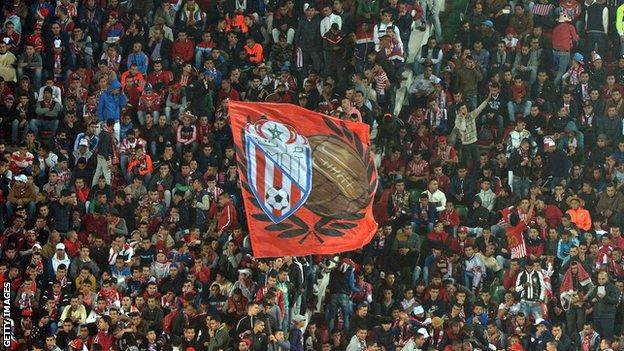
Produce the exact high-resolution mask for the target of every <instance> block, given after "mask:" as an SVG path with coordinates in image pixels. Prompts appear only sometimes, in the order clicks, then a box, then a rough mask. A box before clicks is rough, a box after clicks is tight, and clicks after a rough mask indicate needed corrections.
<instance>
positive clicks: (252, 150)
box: [244, 119, 312, 223]
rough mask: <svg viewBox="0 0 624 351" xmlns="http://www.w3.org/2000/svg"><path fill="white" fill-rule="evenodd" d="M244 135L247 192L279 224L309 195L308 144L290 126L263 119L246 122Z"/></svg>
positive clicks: (310, 170)
mask: <svg viewBox="0 0 624 351" xmlns="http://www.w3.org/2000/svg"><path fill="white" fill-rule="evenodd" d="M244 134H245V154H246V156H247V179H248V180H249V185H250V188H251V191H252V193H253V195H254V196H255V198H256V200H258V203H259V204H260V207H261V208H262V211H263V212H264V213H265V214H266V215H267V216H268V217H269V218H270V219H271V221H272V222H273V223H280V222H282V221H283V220H285V219H286V218H288V217H289V216H290V215H292V214H293V213H294V212H295V211H297V210H298V209H299V208H300V207H301V206H302V205H303V204H304V203H305V202H306V200H307V198H308V196H309V195H310V190H311V188H312V162H311V161H312V153H311V149H310V144H309V143H308V140H307V138H306V137H304V136H302V135H300V134H299V133H297V131H296V130H295V128H293V127H292V126H290V125H288V124H284V123H280V122H276V121H270V120H267V119H262V120H259V121H257V122H255V123H253V124H252V123H247V124H246V125H245V133H244Z"/></svg>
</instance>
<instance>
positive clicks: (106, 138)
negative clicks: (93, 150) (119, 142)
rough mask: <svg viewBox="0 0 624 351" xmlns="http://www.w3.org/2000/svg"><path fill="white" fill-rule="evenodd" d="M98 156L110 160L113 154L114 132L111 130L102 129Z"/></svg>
mask: <svg viewBox="0 0 624 351" xmlns="http://www.w3.org/2000/svg"><path fill="white" fill-rule="evenodd" d="M97 153H98V156H102V157H104V158H106V160H109V159H110V158H111V157H112V156H113V134H112V133H111V132H110V131H106V130H102V131H101V132H100V141H99V142H98V146H97Z"/></svg>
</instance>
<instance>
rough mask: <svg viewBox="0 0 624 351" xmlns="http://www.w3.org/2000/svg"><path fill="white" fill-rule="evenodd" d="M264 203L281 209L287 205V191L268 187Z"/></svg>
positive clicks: (278, 209)
mask: <svg viewBox="0 0 624 351" xmlns="http://www.w3.org/2000/svg"><path fill="white" fill-rule="evenodd" d="M266 203H267V204H268V205H269V206H271V207H272V208H273V209H274V210H277V211H281V210H283V209H285V208H286V207H288V205H289V198H288V193H287V192H286V190H284V189H282V188H275V187H274V188H269V190H267V192H266Z"/></svg>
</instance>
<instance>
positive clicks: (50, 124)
mask: <svg viewBox="0 0 624 351" xmlns="http://www.w3.org/2000/svg"><path fill="white" fill-rule="evenodd" d="M58 124H59V121H58V120H53V121H46V120H43V119H31V120H30V130H32V131H33V133H35V136H36V137H39V128H42V129H46V130H49V131H50V132H52V134H55V133H56V129H57V128H58Z"/></svg>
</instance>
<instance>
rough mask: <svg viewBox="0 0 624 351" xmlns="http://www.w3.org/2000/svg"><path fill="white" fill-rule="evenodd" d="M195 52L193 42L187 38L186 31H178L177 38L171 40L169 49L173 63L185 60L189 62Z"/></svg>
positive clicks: (178, 63) (177, 63) (179, 63)
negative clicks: (170, 48)
mask: <svg viewBox="0 0 624 351" xmlns="http://www.w3.org/2000/svg"><path fill="white" fill-rule="evenodd" d="M194 53H195V44H194V43H193V41H192V40H190V39H189V38H188V35H187V34H186V31H184V30H181V31H180V32H178V40H176V41H174V42H173V47H172V50H171V58H172V59H173V62H174V64H176V65H181V64H182V63H185V62H191V60H192V59H193V54H194Z"/></svg>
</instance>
